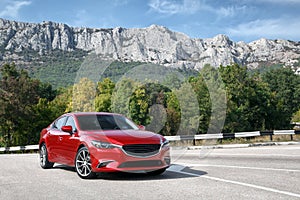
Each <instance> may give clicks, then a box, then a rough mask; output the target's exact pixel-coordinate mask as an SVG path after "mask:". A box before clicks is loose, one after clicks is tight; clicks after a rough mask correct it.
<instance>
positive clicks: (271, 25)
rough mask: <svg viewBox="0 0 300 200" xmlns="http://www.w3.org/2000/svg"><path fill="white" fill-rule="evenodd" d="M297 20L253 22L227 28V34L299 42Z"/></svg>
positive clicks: (283, 19) (299, 22)
mask: <svg viewBox="0 0 300 200" xmlns="http://www.w3.org/2000/svg"><path fill="white" fill-rule="evenodd" d="M299 27H300V20H299V19H288V18H281V19H266V20H255V21H251V22H248V23H243V24H240V25H238V26H237V27H236V28H229V29H228V30H227V34H228V35H230V36H237V37H252V38H253V37H256V38H257V39H259V38H262V37H264V38H270V39H289V40H300V38H299V37H300V29H299Z"/></svg>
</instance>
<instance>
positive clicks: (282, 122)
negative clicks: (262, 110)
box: [262, 68, 300, 129]
mask: <svg viewBox="0 0 300 200" xmlns="http://www.w3.org/2000/svg"><path fill="white" fill-rule="evenodd" d="M262 79H263V81H264V82H265V83H267V85H268V87H269V88H270V90H271V92H272V102H271V105H272V110H271V111H272V113H271V114H272V120H271V122H270V123H271V124H272V126H271V127H272V128H273V129H284V128H291V124H290V122H291V119H292V116H293V114H294V113H295V112H297V111H298V110H299V109H300V76H299V75H296V74H295V73H294V72H293V70H292V69H290V68H280V69H275V70H271V71H269V72H266V73H265V74H263V75H262Z"/></svg>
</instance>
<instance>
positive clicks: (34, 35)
mask: <svg viewBox="0 0 300 200" xmlns="http://www.w3.org/2000/svg"><path fill="white" fill-rule="evenodd" d="M55 50H61V51H68V52H72V51H76V50H82V51H86V52H96V54H98V55H102V56H103V57H108V58H110V59H112V60H119V61H123V62H131V61H134V62H136V61H138V62H150V63H156V64H161V65H165V66H172V67H181V66H185V67H188V68H193V69H196V70H199V69H201V68H202V67H203V66H204V65H205V64H210V65H212V66H215V67H218V66H220V65H228V64H231V63H238V64H241V65H247V66H248V67H250V68H257V67H259V66H261V65H271V64H282V65H289V66H293V65H294V64H295V63H299V58H300V42H295V41H290V40H280V39H277V40H269V39H264V38H262V39H259V40H256V41H252V42H250V43H245V42H243V41H240V42H234V41H232V40H230V39H229V37H228V36H226V35H222V34H220V35H216V36H215V37H213V38H206V39H200V38H190V37H189V36H187V35H185V34H184V33H179V32H174V31H171V30H169V29H168V28H166V27H163V26H158V25H151V26H149V27H146V28H122V27H116V28H107V29H103V28H86V27H81V28H80V27H70V26H68V25H67V24H63V23H56V22H51V21H44V22H42V23H27V22H17V21H11V20H5V19H1V18H0V64H1V63H4V62H6V61H14V60H16V61H18V60H19V61H20V60H22V56H20V54H21V55H22V54H24V52H35V53H37V54H38V55H40V56H43V55H46V54H47V53H49V52H51V51H55ZM25 64H26V62H25Z"/></svg>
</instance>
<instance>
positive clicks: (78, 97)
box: [67, 78, 96, 112]
mask: <svg viewBox="0 0 300 200" xmlns="http://www.w3.org/2000/svg"><path fill="white" fill-rule="evenodd" d="M95 96H96V85H95V83H94V82H93V81H91V80H90V79H88V78H81V79H80V81H79V82H78V83H76V84H74V86H73V97H72V101H71V102H69V105H68V107H67V110H68V111H81V112H88V111H90V112H91V111H95Z"/></svg>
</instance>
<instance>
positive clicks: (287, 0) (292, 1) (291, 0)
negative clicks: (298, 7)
mask: <svg viewBox="0 0 300 200" xmlns="http://www.w3.org/2000/svg"><path fill="white" fill-rule="evenodd" d="M251 2H253V0H252V1H251ZM256 2H263V3H274V4H275V3H276V4H300V0H284V1H283V0H256Z"/></svg>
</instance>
